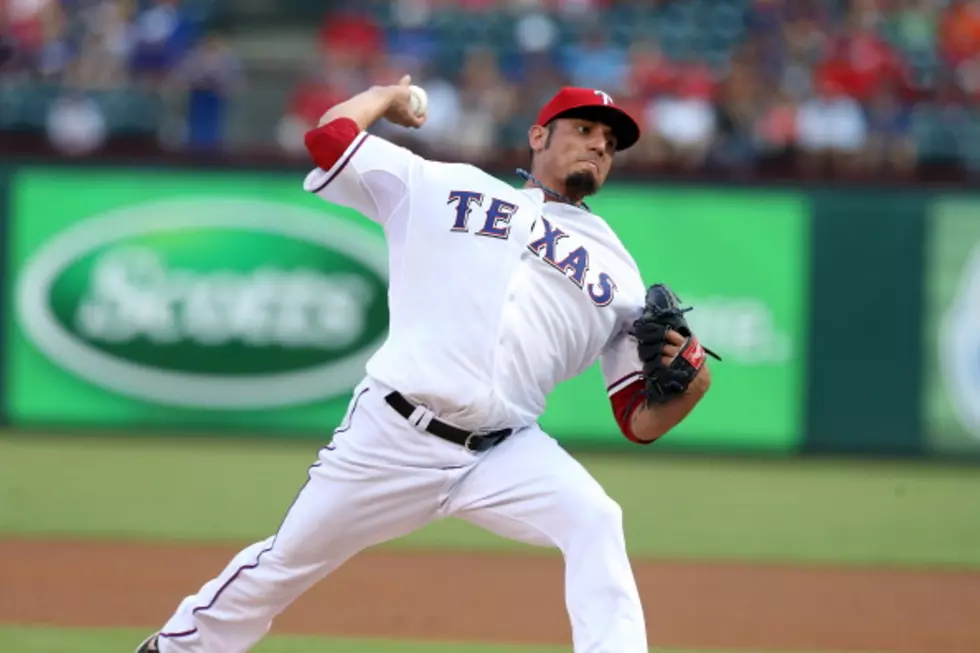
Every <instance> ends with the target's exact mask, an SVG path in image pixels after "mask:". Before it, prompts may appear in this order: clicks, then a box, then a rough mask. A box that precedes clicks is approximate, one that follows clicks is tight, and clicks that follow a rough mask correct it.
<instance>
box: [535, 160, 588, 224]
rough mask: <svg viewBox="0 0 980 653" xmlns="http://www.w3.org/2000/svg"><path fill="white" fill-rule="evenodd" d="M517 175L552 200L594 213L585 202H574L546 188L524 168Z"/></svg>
mask: <svg viewBox="0 0 980 653" xmlns="http://www.w3.org/2000/svg"><path fill="white" fill-rule="evenodd" d="M517 174H518V175H520V176H521V177H523V178H524V179H526V180H527V181H529V182H531V183H532V184H534V185H535V186H537V187H538V188H540V189H541V190H542V191H544V193H545V194H546V195H550V196H551V197H552V198H554V199H556V200H558V201H559V202H564V203H565V204H571V205H572V206H575V207H578V208H582V209H585V210H586V211H588V212H589V213H592V209H590V208H589V205H588V204H586V203H585V202H573V201H572V200H571V199H569V198H568V197H566V196H565V195H562V194H561V193H559V192H557V191H554V190H551V189H550V188H548V187H547V186H545V185H544V184H542V183H541V182H540V181H538V178H537V177H535V176H534V175H532V174H531V173H530V172H528V171H527V170H525V169H524V168H518V169H517Z"/></svg>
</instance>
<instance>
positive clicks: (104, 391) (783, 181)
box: [0, 0, 980, 653]
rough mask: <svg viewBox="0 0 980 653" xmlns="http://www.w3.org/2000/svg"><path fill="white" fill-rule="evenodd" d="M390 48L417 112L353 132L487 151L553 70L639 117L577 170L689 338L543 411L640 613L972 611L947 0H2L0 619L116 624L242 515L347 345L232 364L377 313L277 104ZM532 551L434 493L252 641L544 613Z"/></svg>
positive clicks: (480, 157) (949, 627)
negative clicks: (309, 236) (617, 392)
mask: <svg viewBox="0 0 980 653" xmlns="http://www.w3.org/2000/svg"><path fill="white" fill-rule="evenodd" d="M405 72H409V73H411V74H412V75H413V78H414V81H415V82H416V83H418V84H420V85H422V86H424V87H425V88H426V89H427V91H428V93H429V99H430V118H429V122H428V124H427V126H426V127H425V128H424V129H422V130H420V131H418V132H413V133H411V134H409V133H406V132H404V131H401V130H398V129H394V128H391V127H390V126H387V125H383V124H382V125H378V126H377V128H376V131H377V132H378V133H380V134H382V135H384V136H386V137H388V138H390V139H392V140H395V141H398V142H401V143H404V144H405V145H407V146H409V147H412V148H413V149H415V150H417V151H419V152H420V153H422V154H425V155H427V156H431V157H437V158H443V159H451V160H463V161H469V162H472V163H475V164H477V165H480V166H483V167H485V168H486V169H488V170H490V171H491V172H494V173H496V174H499V176H500V177H501V178H503V179H511V180H513V183H515V184H516V183H519V180H518V179H517V178H516V176H515V175H514V174H513V171H514V168H515V166H522V165H524V164H525V163H526V151H527V148H526V132H527V128H528V126H529V125H530V124H531V122H532V121H533V116H534V115H535V114H536V112H537V110H538V108H539V107H540V105H541V104H542V103H543V102H544V101H545V99H546V98H548V97H550V96H551V95H552V93H553V92H554V91H555V90H556V89H557V88H558V87H559V86H561V85H565V84H572V85H581V86H589V87H596V88H599V89H602V90H604V91H606V92H607V93H610V94H611V95H613V97H615V98H616V100H617V102H618V103H620V104H622V105H625V106H627V107H629V108H630V109H631V110H632V111H633V112H634V114H635V115H637V116H640V117H641V118H642V122H643V126H644V129H645V132H644V137H643V139H642V141H641V143H640V144H639V145H638V146H637V147H636V148H634V149H633V150H631V151H629V152H628V153H626V155H625V156H622V157H618V158H617V161H616V164H615V169H614V172H613V177H612V180H611V182H610V183H609V184H608V187H607V188H606V189H604V191H603V193H601V194H600V195H599V196H598V197H597V198H596V201H595V202H594V203H593V205H594V208H595V209H596V210H597V212H598V213H599V214H601V215H603V216H604V217H605V218H607V219H608V220H609V222H610V223H611V224H612V225H613V226H614V228H616V230H617V232H618V233H620V235H621V237H622V238H623V240H624V242H626V244H627V245H628V246H629V247H630V248H631V249H632V250H633V251H634V252H636V253H637V260H638V263H639V265H640V267H641V269H642V271H643V272H644V275H645V276H646V277H648V281H649V282H650V283H653V282H655V281H665V282H667V283H670V284H671V285H672V286H674V287H675V288H677V289H678V291H679V293H680V295H681V297H682V298H683V299H684V300H685V301H686V302H688V303H691V304H693V305H695V311H694V312H693V313H692V314H691V319H692V322H693V324H694V327H695V329H696V330H697V331H698V332H699V333H700V334H701V336H702V339H703V340H704V341H705V342H708V343H710V344H711V345H712V346H713V348H714V349H717V350H719V351H720V352H721V353H722V354H723V356H725V362H724V363H722V364H719V365H717V366H716V370H717V371H716V373H715V378H716V383H715V389H714V390H713V391H712V393H711V395H710V396H709V398H708V399H706V401H705V403H704V404H703V405H702V406H701V407H699V409H698V410H697V411H696V412H695V414H694V415H692V417H691V419H690V420H689V421H688V422H686V423H685V424H684V425H682V427H680V428H678V429H677V430H676V432H674V433H671V434H670V435H669V436H667V437H666V438H665V439H664V440H663V441H662V442H659V443H657V444H656V445H654V446H653V447H648V448H637V447H633V446H631V445H629V443H627V442H625V441H624V440H623V439H622V438H621V437H619V436H618V435H617V433H616V428H615V424H614V422H613V420H612V417H611V415H610V414H609V408H608V405H607V402H606V400H605V397H604V395H603V393H602V392H601V381H600V380H599V377H598V374H597V373H596V370H590V371H589V372H588V373H587V374H586V375H585V377H583V378H582V379H579V380H576V381H573V382H569V383H567V384H564V385H563V386H562V387H560V388H559V390H558V391H557V392H556V393H555V396H554V398H553V399H552V400H551V401H550V403H549V407H548V412H547V414H546V415H545V417H544V419H543V420H542V421H543V424H544V426H545V427H546V428H547V429H548V430H549V431H550V432H552V433H554V434H555V435H556V436H557V437H558V438H559V439H560V440H561V441H562V442H563V444H565V445H566V446H568V447H569V449H570V450H572V451H573V453H575V455H577V456H579V457H580V459H581V460H582V461H583V463H584V464H586V465H587V466H588V467H589V468H590V469H591V470H593V471H594V473H595V474H596V476H597V477H598V478H599V479H600V480H601V481H602V482H603V483H604V484H605V485H606V486H607V487H608V489H609V492H610V494H611V495H612V496H613V497H614V498H616V499H617V500H618V501H619V502H620V503H621V505H622V506H623V508H624V512H625V515H626V520H627V530H628V535H629V538H630V548H631V553H632V554H633V557H634V559H635V565H636V569H637V573H638V575H639V576H640V582H641V591H642V592H643V595H644V599H645V603H646V605H647V611H648V620H649V622H650V637H651V647H652V650H654V651H656V652H657V653H666V652H667V651H670V652H671V653H675V652H687V653H723V652H725V651H731V652H732V653H734V651H740V652H741V653H746V652H753V653H976V651H980V619H978V618H977V614H978V612H977V608H978V606H980V571H978V568H980V474H978V473H977V470H978V468H977V463H978V462H980V455H978V454H980V185H978V183H977V181H978V179H980V0H847V1H846V0H632V1H630V0H391V1H380V0H344V1H331V0H321V1H319V2H311V1H310V0H0V257H2V259H3V265H4V268H5V271H6V275H5V283H4V284H3V285H2V289H0V306H2V310H3V322H2V334H0V336H2V337H0V363H2V374H0V419H2V420H3V424H4V429H3V432H2V433H0V651H2V652H3V653H7V652H10V653H62V652H64V653H105V652H106V651H117V650H119V651H130V650H131V649H132V648H133V647H135V644H136V643H137V642H138V641H139V640H140V639H141V638H142V637H143V636H144V635H145V634H146V633H147V632H149V631H150V630H151V629H153V628H155V627H158V626H159V625H160V622H161V621H162V620H163V619H165V618H166V617H167V616H168V615H169V614H170V612H171V611H172V610H173V608H174V606H175V605H176V602H177V601H178V600H179V599H180V598H181V597H182V596H183V595H184V594H186V593H189V592H190V591H193V590H194V589H196V587H197V586H198V585H199V584H200V583H201V582H204V581H205V580H207V579H208V578H210V577H211V576H212V575H213V574H214V573H215V572H216V571H217V570H218V568H219V567H220V566H221V565H223V563H224V562H225V560H226V559H227V555H228V554H229V553H230V552H232V551H234V550H236V548H237V547H238V546H239V545H241V544H242V543H245V542H249V541H252V540H254V539H257V538H261V537H265V536H266V535H268V534H269V532H270V531H271V530H273V529H275V528H276V526H277V524H278V523H279V518H280V515H281V512H282V510H283V509H285V507H286V506H287V505H288V502H289V500H290V498H291V496H292V494H293V492H294V491H295V489H296V487H297V486H298V485H299V484H300V483H301V482H302V480H303V476H304V470H305V468H306V465H307V464H309V462H310V460H311V459H312V456H313V455H314V454H315V452H316V450H317V448H318V447H319V446H320V445H321V444H322V443H323V442H324V441H325V440H326V439H328V438H329V436H330V433H331V431H332V429H333V428H334V427H335V426H336V425H337V423H338V422H339V420H340V419H341V417H342V415H343V412H344V409H345V407H346V402H347V399H348V390H349V388H351V387H353V384H354V383H355V382H356V380H357V379H351V378H347V377H346V376H342V374H341V373H340V372H338V373H337V376H336V377H335V378H332V379H331V381H330V383H331V384H332V387H331V388H323V389H322V391H321V389H318V388H312V389H311V388H309V387H299V386H297V387H292V388H291V387H289V386H288V384H286V386H278V387H279V390H280V391H282V392H280V394H278V395H276V397H273V396H272V394H273V393H271V392H270V393H269V396H267V397H259V398H258V399H257V400H255V401H254V402H252V403H249V402H248V401H244V400H242V399H241V397H242V396H243V395H242V393H241V388H242V387H243V385H242V383H243V382H249V383H253V384H254V383H256V382H262V380H263V379H265V378H267V377H268V375H270V374H273V373H275V374H288V373H289V372H292V371H297V370H303V369H327V368H329V367H330V366H332V365H335V364H336V363H337V361H338V360H340V359H341V358H342V357H343V356H347V355H351V356H355V355H360V354H362V353H364V352H369V351H370V350H371V348H372V347H373V346H376V344H377V342H378V338H380V337H383V334H384V331H385V328H386V318H387V312H386V306H385V302H384V293H383V292H381V291H379V289H380V288H383V285H382V284H383V283H384V281H385V279H384V277H385V275H384V274H383V273H382V271H380V270H379V269H376V267H372V266H373V265H374V263H372V261H377V260H378V252H381V253H382V254H383V241H381V240H380V238H379V232H378V231H377V230H374V229H373V228H372V227H371V225H367V224H365V222H366V221H364V220H363V219H359V217H358V216H357V215H356V214H354V213H352V212H350V211H345V210H343V209H341V208H340V207H335V206H330V205H327V204H325V203H323V202H320V201H319V200H316V199H315V198H310V197H306V196H304V195H303V193H302V189H301V182H302V178H303V175H304V174H305V172H306V170H307V169H308V166H309V161H308V158H307V156H306V154H305V152H304V150H303V146H302V136H303V133H304V132H305V130H307V129H308V128H309V127H310V126H312V125H313V124H315V122H316V121H317V120H318V118H319V117H320V115H321V114H322V113H323V112H324V111H325V110H326V109H327V108H329V107H330V106H331V105H333V104H334V103H336V102H338V101H341V100H343V99H345V98H346V97H348V96H350V95H352V94H354V93H357V92H359V91H360V90H363V89H364V88H366V87H368V86H370V85H372V84H385V83H393V82H394V81H396V80H397V79H398V77H399V76H400V75H402V74H403V73H405ZM244 217H247V218H248V220H249V221H250V223H252V224H254V223H261V224H264V225H266V226H267V227H268V229H267V230H266V232H264V233H263V234H260V235H256V233H255V232H253V231H249V230H248V229H244V228H243V229H236V228H235V226H234V224H235V220H236V219H238V218H243V219H244ZM311 220H312V221H314V222H315V223H316V224H318V225H320V226H319V227H317V228H318V229H320V230H321V231H320V233H321V240H320V241H317V242H313V241H310V242H301V241H299V240H297V239H295V238H292V237H291V236H290V234H289V231H288V225H290V224H292V223H294V222H295V223H304V224H306V223H309V222H310V221H311ZM270 225H274V226H270ZM277 229H278V230H279V232H278V233H277V232H276V230H277ZM350 229H359V230H361V231H362V232H363V233H362V236H364V237H370V238H373V239H374V240H373V241H372V240H370V239H368V240H364V239H363V238H359V239H358V242H362V241H363V243H364V247H363V249H362V250H359V251H354V250H356V248H353V249H352V248H351V247H350V246H348V245H346V244H345V243H346V242H347V241H345V240H344V239H345V238H346V236H341V234H350V233H351V231H350ZM324 242H328V243H329V242H334V243H335V245H336V246H332V245H331V246H327V245H324V244H323V243H324ZM370 242H375V243H376V245H374V246H368V245H369V243H370ZM692 253H694V254H695V257H694V259H695V260H694V261H693V262H692V258H691V254H692ZM381 258H383V256H382V257H381ZM114 275H115V276H114ZM343 275H347V276H343ZM351 275H353V276H354V277H356V278H355V279H354V282H351ZM120 279H122V280H123V282H119V283H116V284H115V285H114V284H113V283H112V281H113V280H116V281H119V280H120ZM188 279H190V280H191V283H190V285H188ZM345 280H346V281H345ZM355 282H356V283H355ZM182 284H183V285H182ZM345 284H346V285H345ZM188 288H191V290H188ZM270 289H271V290H270ZM195 293H197V294H195ZM256 297H258V299H256ZM202 298H203V299H202ZM229 307H234V308H235V310H231V309H229ZM239 309H240V310H239ZM296 316H303V317H301V318H299V319H298V321H297V319H296ZM310 316H312V317H310ZM277 320H278V321H277ZM93 353H94V358H93ZM92 360H98V361H102V362H100V363H98V364H95V365H93V364H92V363H91V361H92ZM111 361H114V363H113V365H116V363H120V362H121V363H123V364H125V366H126V369H127V370H129V375H126V374H119V373H118V370H119V369H120V368H119V367H112V366H109V365H107V364H103V363H106V362H111ZM113 370H115V371H113ZM200 374H210V375H212V378H214V379H217V380H216V381H214V383H213V385H212V387H206V388H202V387H201V386H191V385H187V386H183V387H184V390H183V391H182V390H181V388H182V386H181V381H193V379H195V378H196V377H197V376H198V375H200ZM284 387H285V390H283V388H284ZM168 388H170V390H168ZM173 388H176V390H174V389H173ZM187 388H193V390H188V389H187ZM277 402H278V403H277ZM540 553H541V552H538V551H533V550H529V549H528V548H527V547H523V546H520V545H515V544H513V543H509V542H504V541H501V540H499V539H497V538H494V537H493V536H490V535H488V534H485V533H482V532H480V531H476V530H474V529H471V528H469V527H467V526H465V525H463V524H458V523H455V522H447V523H438V524H435V525H433V526H431V527H428V528H426V529H423V530H422V531H420V532H419V533H416V534H413V535H411V536H409V537H407V538H404V539H403V540H400V541H398V542H395V543H392V544H390V545H387V546H384V547H381V550H380V551H377V552H370V553H368V554H365V557H364V558H363V559H360V558H359V559H358V562H357V563H356V564H355V565H354V566H353V567H352V568H351V570H350V571H347V572H344V573H343V574H341V575H339V576H338V577H337V578H332V579H328V580H327V581H325V582H324V583H323V586H322V587H321V588H318V589H317V590H316V591H315V592H314V593H313V594H311V595H309V596H308V597H305V598H304V599H302V600H301V601H300V602H299V603H297V605H296V606H294V607H293V608H290V610H288V611H287V613H286V614H285V615H284V617H283V619H282V620H281V621H280V622H279V623H278V624H277V626H276V628H275V629H274V633H273V636H272V637H271V638H270V639H269V640H268V641H267V642H266V643H264V644H263V645H261V646H260V647H259V648H258V649H257V650H259V651H260V652H261V653H277V652H278V653H309V652H312V651H319V650H333V651H340V652H344V651H348V650H350V651H354V650H357V651H369V652H370V653H413V652H414V651H415V650H416V649H417V650H419V651H422V650H425V651H427V652H430V651H433V650H435V651H440V650H443V649H445V650H447V651H448V650H450V649H451V650H453V651H460V650H463V651H465V652H466V653H500V652H502V651H504V650H512V651H522V652H526V653H550V652H552V651H559V650H570V646H569V645H568V641H569V639H568V637H567V632H566V631H567V624H566V623H565V621H564V619H565V616H564V612H563V605H562V596H561V591H562V586H561V568H560V561H556V560H555V558H554V556H549V555H540ZM454 583H455V585H454ZM446 640H450V642H451V643H449V644H446V643H442V644H440V643H439V642H445V641H446Z"/></svg>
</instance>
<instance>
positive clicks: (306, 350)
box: [0, 166, 980, 457]
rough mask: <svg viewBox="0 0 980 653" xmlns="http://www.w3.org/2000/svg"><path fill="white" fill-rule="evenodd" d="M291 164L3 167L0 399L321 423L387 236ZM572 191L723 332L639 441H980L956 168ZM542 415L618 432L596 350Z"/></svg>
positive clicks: (883, 444) (977, 326)
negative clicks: (816, 181)
mask: <svg viewBox="0 0 980 653" xmlns="http://www.w3.org/2000/svg"><path fill="white" fill-rule="evenodd" d="M301 181H302V173H301V172H299V173H295V172H294V173H286V172H281V171H277V172H256V171H250V172H241V171H221V170H206V169H180V170H177V169H172V170H171V169H161V168H139V167H136V168H126V169H114V168H107V167H93V168H84V169H83V168H79V167H69V166H61V167H59V166H54V167H35V166H16V167H8V168H6V169H4V172H3V174H2V175H0V212H2V215H3V225H4V229H3V233H2V243H3V256H4V257H5V266H6V271H7V274H6V283H5V285H4V288H3V292H4V297H3V305H4V320H3V325H4V334H3V338H2V346H3V349H2V360H3V368H2V369H3V374H2V379H0V384H2V385H0V395H2V399H3V418H4V419H5V421H6V422H7V423H8V424H9V425H11V426H13V427H20V428H58V429H60V430H69V431H71V430H72V429H78V430H89V429H105V428H115V429H118V430H120V431H121V432H123V431H125V432H133V433H139V432H149V431H157V430H176V431H178V432H180V431H187V432H195V431H201V430H207V431H219V432H227V433H232V434H235V433H241V432H248V433H249V434H256V433H259V434H262V435H267V436H269V437H283V438H323V437H324V436H325V434H328V433H329V432H330V431H331V430H332V429H333V428H334V427H335V426H336V425H337V423H338V422H339V420H340V419H341V417H342V415H343V411H344V409H345V407H346V404H347V401H348V399H349V394H350V390H351V389H352V388H353V386H354V384H356V383H357V381H358V380H359V379H360V378H361V375H362V374H363V366H364V362H365V361H366V360H367V358H368V357H369V356H370V355H371V353H372V352H373V351H375V350H376V348H377V347H378V346H379V345H380V343H381V342H382V341H383V339H384V337H385V335H386V329H387V306H386V301H385V299H386V297H385V282H386V280H387V266H386V248H385V243H384V240H383V238H382V234H381V232H380V230H379V229H378V228H377V227H376V226H375V225H373V224H371V223H370V222H368V221H367V220H365V219H363V218H362V217H361V216H358V215H357V214H356V213H354V212H352V211H349V210H346V209H343V208H342V207H338V206H333V205H330V204H327V203H325V202H322V201H320V200H318V199H316V198H314V197H310V196H309V195H307V194H305V193H304V192H303V191H302V188H301ZM593 209H594V210H595V211H596V212H597V213H599V214H600V215H602V216H603V217H605V218H606V219H607V220H608V222H609V223H610V224H611V225H612V226H613V228H614V229H615V230H616V231H617V233H619V235H620V237H621V238H622V240H623V241H624V243H625V244H626V245H627V246H628V247H629V248H630V250H631V251H632V252H633V254H634V256H635V257H636V259H637V262H638V264H639V266H640V268H641V271H642V273H643V275H644V278H645V281H646V282H647V283H655V282H666V283H668V284H670V285H671V286H672V287H673V288H674V289H675V290H676V291H677V292H678V294H679V295H680V296H681V298H682V299H683V300H684V302H685V303H687V304H690V305H693V306H694V307H695V308H694V310H693V311H692V312H691V313H690V314H689V317H690V321H691V323H692V326H693V328H694V329H695V330H696V331H697V332H698V333H699V335H700V337H701V339H702V340H703V341H704V342H705V343H706V344H708V345H709V346H711V347H712V348H713V349H715V350H716V351H718V352H719V353H720V354H721V355H722V356H723V358H724V362H722V363H715V364H714V365H713V371H714V378H715V383H714V388H713V390H712V392H711V393H709V395H708V397H707V398H706V399H705V400H704V402H703V403H702V404H701V405H700V406H699V407H698V409H697V410H696V411H695V412H694V413H693V414H692V415H691V417H690V418H689V419H688V420H686V421H685V422H684V423H683V424H682V425H681V426H680V427H678V429H677V430H676V432H675V433H672V434H671V436H670V437H668V438H665V439H664V440H663V441H662V442H660V443H658V445H657V446H656V447H651V448H650V449H649V450H651V451H655V450H663V449H673V450H696V451H740V452H759V453H761V452H767V453H774V454H794V453H805V452H822V453H823V452H847V453H867V454H878V453H889V454H937V455H951V456H957V457H963V456H970V455H973V454H980V317H978V316H980V192H977V193H976V194H970V193H958V194H955V195H953V194H944V193H939V192H935V191H927V190H921V189H920V190H915V189H900V190H892V189H875V188H856V187H848V188H842V187H840V188H830V187H813V188H806V189H803V188H802V187H792V186H781V187H760V186H738V185H726V186H720V185H718V186H712V185H704V184H673V183H663V182H661V183H655V184H654V183H651V184H637V183H629V184H626V183H623V184H613V185H611V186H609V187H608V188H607V189H606V190H604V191H603V193H602V194H601V195H600V196H599V197H597V198H596V199H595V201H594V202H593ZM542 424H543V426H544V427H545V428H546V429H547V430H548V431H550V432H552V433H554V434H555V435H556V436H557V437H559V438H560V439H561V440H562V441H563V442H564V443H566V444H567V445H568V446H570V447H575V448H580V449H618V448H626V447H631V446H632V445H630V444H629V443H628V442H626V441H625V440H624V439H623V438H622V437H621V436H620V435H619V433H618V430H617V428H616V425H615V423H614V421H613V419H612V415H611V411H610V408H609V405H608V401H607V399H606V397H605V393H604V391H603V383H602V380H601V377H600V375H599V373H598V370H597V369H596V368H593V369H590V370H589V371H587V372H586V374H584V375H583V376H582V377H581V378H578V379H574V380H571V381H568V382H566V383H564V384H562V385H561V386H560V387H559V388H558V389H557V391H556V392H555V393H554V395H553V396H552V398H551V399H550V401H549V404H548V409H547V412H546V414H545V415H544V417H543V419H542Z"/></svg>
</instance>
